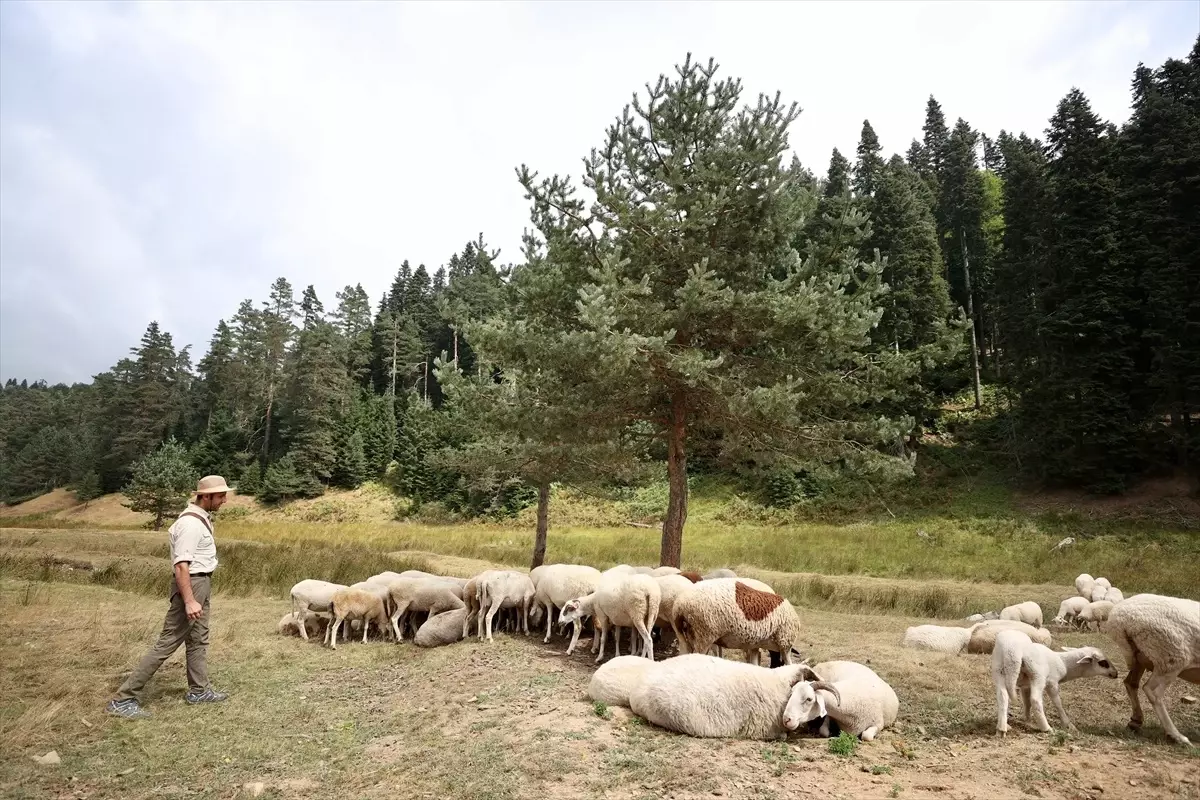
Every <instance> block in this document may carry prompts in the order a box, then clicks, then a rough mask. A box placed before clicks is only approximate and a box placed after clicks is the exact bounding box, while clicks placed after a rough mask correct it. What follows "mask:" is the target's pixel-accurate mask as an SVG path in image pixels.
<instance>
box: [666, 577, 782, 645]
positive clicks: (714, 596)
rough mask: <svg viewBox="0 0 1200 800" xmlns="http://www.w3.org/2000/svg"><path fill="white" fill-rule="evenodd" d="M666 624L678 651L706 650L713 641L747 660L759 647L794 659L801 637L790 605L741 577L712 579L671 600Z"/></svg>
mask: <svg viewBox="0 0 1200 800" xmlns="http://www.w3.org/2000/svg"><path fill="white" fill-rule="evenodd" d="M671 627H672V628H673V629H674V631H675V636H676V637H677V638H678V639H679V648H680V651H681V652H684V651H685V648H686V652H690V653H707V652H708V649H709V648H710V647H712V646H713V645H714V644H719V645H720V646H721V647H729V648H734V649H738V650H742V651H743V652H744V654H745V656H746V661H750V662H755V663H757V661H758V651H759V650H760V649H766V650H771V651H773V652H776V653H779V654H780V655H781V656H782V658H783V660H784V661H785V662H786V663H788V664H791V663H793V660H794V659H793V653H792V650H793V648H794V646H795V645H796V644H797V643H798V642H799V641H800V634H801V626H800V617H799V616H798V615H797V614H796V610H795V609H794V608H793V607H792V604H791V603H790V602H788V601H787V600H786V599H784V598H783V597H781V596H779V595H777V594H774V593H772V592H764V591H760V590H758V589H754V588H752V587H751V586H748V585H747V582H746V581H743V580H742V579H740V578H714V579H712V580H704V581H701V582H700V583H697V584H694V585H693V586H692V588H691V589H689V590H687V591H686V592H684V593H682V594H681V595H679V596H678V597H677V598H676V599H675V607H674V609H672V612H671Z"/></svg>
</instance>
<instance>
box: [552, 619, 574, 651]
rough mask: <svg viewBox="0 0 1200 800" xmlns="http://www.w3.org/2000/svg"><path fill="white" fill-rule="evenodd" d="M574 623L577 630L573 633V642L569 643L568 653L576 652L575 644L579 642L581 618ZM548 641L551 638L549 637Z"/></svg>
mask: <svg viewBox="0 0 1200 800" xmlns="http://www.w3.org/2000/svg"><path fill="white" fill-rule="evenodd" d="M574 625H575V632H574V633H573V634H571V643H570V644H569V645H567V655H571V653H574V652H575V645H577V644H579V630H580V627H579V620H575V623H574ZM546 641H547V642H548V641H550V640H549V639H547V640H546Z"/></svg>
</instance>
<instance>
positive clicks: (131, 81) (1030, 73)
mask: <svg viewBox="0 0 1200 800" xmlns="http://www.w3.org/2000/svg"><path fill="white" fill-rule="evenodd" d="M1198 18H1200V11H1198V5H1197V2H1196V0H1186V1H1185V2H1149V1H1148V0H1135V1H1134V2H1127V3H1122V2H1101V3H1087V2H1067V3H1061V4H1057V3H1051V2H1042V1H1040V0H1039V2H1004V3H997V4H994V5H993V4H987V3H983V2H960V3H949V2H933V3H897V2H886V3H879V4H874V3H867V2H845V3H838V4H836V5H835V4H829V5H825V4H821V3H816V2H806V3H794V4H787V3H783V2H769V3H761V4H755V3H750V2H739V3H728V4H721V3H713V4H705V3H684V2H667V3H662V4H654V3H649V2H603V3H595V4H592V3H568V2H527V3H499V2H487V3H480V4H472V3H464V2H439V3H437V4H432V3H431V4H418V3H400V2H390V3H352V2H344V3H336V4H335V3H330V4H321V3H318V2H303V3H294V4H289V3H285V2H260V3H207V4H202V5H201V4H194V5H193V4H186V3H178V2H176V3H163V2H148V3H145V4H136V3H128V2H126V3H118V4H106V3H101V2H95V1H94V0H89V1H88V2H84V3H79V4H71V3H68V2H39V3H25V2H9V1H6V2H2V3H0V380H2V379H6V378H9V377H17V378H18V379H20V378H29V379H30V380H34V379H37V378H45V379H46V380H48V381H50V382H52V383H53V382H57V381H67V382H71V381H87V380H90V378H91V376H92V375H94V374H95V373H97V372H100V371H103V370H105V369H107V368H108V367H110V366H112V365H113V364H114V363H115V362H116V361H117V359H119V358H121V357H123V356H124V355H126V353H127V352H128V350H129V348H130V347H131V346H132V345H134V344H136V342H137V340H138V338H139V337H140V335H141V333H142V331H143V330H144V329H145V327H146V325H147V323H149V322H150V321H151V320H158V322H159V323H160V325H162V326H163V327H164V328H165V329H166V330H167V331H170V332H171V333H172V335H173V336H174V338H175V342H176V344H177V345H181V344H188V343H190V344H191V345H192V353H193V361H198V360H199V358H200V357H201V356H202V355H203V353H204V352H205V350H206V349H207V345H208V340H209V337H210V336H211V333H212V330H213V328H214V327H215V325H216V322H217V320H218V319H220V318H228V317H229V316H230V315H232V313H233V312H234V310H235V309H236V308H237V305H238V303H239V302H240V301H241V300H242V299H243V298H247V297H249V298H253V299H254V300H255V302H256V303H257V302H258V301H260V300H263V299H265V297H266V294H267V290H268V287H269V286H270V283H271V281H272V280H274V279H275V278H276V277H278V276H281V275H282V276H284V277H287V278H288V279H289V280H290V281H291V282H292V284H293V286H295V288H296V293H297V296H299V293H300V291H301V290H302V289H303V287H304V286H305V285H307V284H309V283H312V284H314V285H315V286H316V288H317V292H318V295H319V296H320V297H321V299H322V300H323V301H324V303H325V305H326V307H327V308H332V306H333V305H334V304H335V299H334V292H335V291H336V290H338V289H340V288H341V287H342V286H343V285H344V284H345V283H347V282H350V283H354V282H361V283H362V284H363V286H364V288H365V289H366V290H367V292H368V293H369V294H370V296H371V302H372V305H374V304H375V303H377V302H378V300H379V297H380V295H381V293H382V292H383V291H384V289H385V288H386V286H387V285H388V283H389V282H390V281H391V278H392V276H393V275H394V274H395V271H396V269H397V268H398V266H399V264H400V262H401V260H403V259H405V258H407V259H409V260H410V262H411V263H412V264H413V265H414V266H415V265H416V264H417V263H425V264H426V265H428V267H429V269H430V272H432V271H433V270H434V269H436V267H437V266H438V265H439V264H442V263H444V262H445V261H446V260H447V259H448V257H449V256H450V254H451V253H453V252H455V251H458V250H461V248H462V246H463V245H464V244H465V243H466V242H467V241H468V240H470V239H473V238H475V237H476V236H477V235H478V234H479V233H480V232H481V231H482V232H483V235H484V238H485V240H486V241H487V242H488V243H489V244H490V245H491V246H492V247H493V248H496V247H498V248H501V250H502V252H501V257H500V260H501V262H508V261H517V260H519V259H520V251H519V244H520V236H521V231H522V229H523V227H525V226H526V225H528V219H529V217H528V205H527V203H526V201H525V200H523V199H522V191H521V188H520V186H519V184H518V183H517V181H516V178H515V175H514V172H513V170H514V168H515V167H516V166H518V165H519V164H521V163H523V162H524V163H528V164H529V165H530V166H531V167H532V168H534V169H536V170H538V171H539V172H541V173H542V174H549V173H552V172H559V173H569V174H570V175H572V176H573V177H575V178H578V176H579V173H580V159H581V158H582V157H583V156H585V155H586V154H587V152H588V150H589V149H590V148H591V147H593V146H598V145H600V144H601V142H602V137H603V134H604V130H605V128H606V126H607V125H609V124H610V123H611V122H612V120H613V119H614V117H616V116H618V115H619V114H620V112H621V109H622V107H623V106H624V105H625V104H626V103H627V102H628V101H629V100H630V97H631V95H632V93H633V92H635V91H640V90H643V86H644V84H645V83H646V82H648V81H649V82H653V81H654V80H655V79H656V78H657V76H658V75H659V74H660V73H662V72H668V73H670V72H671V71H672V69H673V66H674V65H675V64H677V63H680V62H682V60H683V59H684V57H685V55H686V53H687V52H688V51H689V50H690V51H691V52H692V53H694V55H695V57H697V58H700V59H704V60H707V59H708V58H709V57H713V58H715V59H716V60H717V62H718V63H719V64H721V67H722V74H724V75H732V76H737V77H740V78H742V79H743V83H744V87H745V95H744V98H745V100H746V101H748V102H753V100H754V99H755V97H756V96H757V94H758V92H760V91H761V92H768V93H774V92H775V91H776V90H778V91H781V92H782V93H783V96H784V99H785V100H788V101H791V100H794V101H796V102H798V103H799V105H800V106H801V108H802V109H803V112H802V113H801V115H800V118H799V120H798V121H797V122H796V123H795V125H794V126H793V128H792V134H791V142H792V145H793V147H794V149H795V151H796V152H797V154H798V155H799V156H800V159H801V161H803V162H804V163H805V164H806V165H807V166H809V167H811V168H812V169H814V171H816V172H818V173H819V174H823V173H824V171H825V167H826V165H827V164H828V159H829V153H830V150H831V149H832V148H833V147H835V146H837V147H840V148H841V149H842V150H843V152H852V151H853V148H854V146H855V143H856V142H857V139H858V134H859V130H860V128H861V126H862V121H863V119H864V118H869V119H870V120H871V123H872V125H874V127H875V130H876V131H877V132H878V134H879V136H880V139H881V140H882V142H883V145H884V148H885V151H886V152H885V155H890V153H892V152H895V151H899V152H903V151H904V150H905V149H907V147H908V145H909V143H910V141H911V140H912V139H913V138H914V137H919V136H920V133H921V131H920V127H921V123H922V121H923V118H924V111H925V101H926V98H928V96H929V95H930V94H933V95H934V96H935V97H937V99H938V100H939V101H940V102H941V104H942V106H943V108H944V110H945V112H946V116H947V118H948V120H949V122H950V123H951V124H953V122H954V120H955V119H956V118H957V117H960V116H961V117H963V118H965V119H966V120H967V121H968V122H970V123H971V124H972V125H973V126H974V127H976V128H977V129H980V130H983V131H985V132H987V133H988V134H990V135H993V136H994V135H995V134H996V133H997V132H998V131H999V130H1000V129H1001V128H1006V129H1008V130H1011V131H1019V130H1025V131H1027V132H1030V133H1031V134H1036V135H1040V134H1041V133H1042V131H1043V130H1044V128H1045V125H1046V120H1047V119H1048V118H1049V117H1050V115H1051V114H1052V113H1053V111H1054V107H1055V104H1056V103H1057V101H1058V100H1059V99H1060V98H1061V97H1062V96H1063V95H1064V94H1065V93H1066V92H1067V91H1068V90H1069V89H1070V88H1071V87H1072V86H1078V87H1079V88H1080V89H1082V90H1083V91H1084V92H1085V93H1086V94H1087V96H1088V97H1089V98H1090V99H1091V101H1092V103H1093V107H1094V108H1095V110H1096V111H1097V112H1098V113H1099V114H1100V115H1101V116H1102V117H1104V118H1106V119H1109V120H1112V121H1114V122H1117V123H1120V122H1122V121H1124V120H1125V119H1126V118H1127V116H1128V113H1129V108H1128V107H1129V89H1128V87H1129V82H1130V78H1131V76H1132V73H1133V69H1134V67H1135V66H1136V65H1137V63H1138V62H1139V61H1141V62H1144V63H1146V64H1147V65H1149V66H1152V67H1157V66H1158V65H1160V64H1161V63H1162V62H1163V61H1164V60H1165V59H1166V58H1168V57H1179V58H1183V57H1186V55H1187V53H1188V51H1189V50H1190V48H1191V45H1192V43H1193V41H1194V40H1195V37H1196V34H1197V29H1198V26H1200V21H1198ZM338 273H341V275H339V274H338Z"/></svg>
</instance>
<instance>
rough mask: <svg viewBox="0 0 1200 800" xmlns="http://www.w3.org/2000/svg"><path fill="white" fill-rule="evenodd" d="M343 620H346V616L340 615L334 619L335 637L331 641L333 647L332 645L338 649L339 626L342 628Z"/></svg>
mask: <svg viewBox="0 0 1200 800" xmlns="http://www.w3.org/2000/svg"><path fill="white" fill-rule="evenodd" d="M343 620H345V617H338V618H337V619H336V620H334V623H333V638H332V640H331V641H332V645H331V647H332V648H333V649H334V650H337V634H338V628H340V627H341V625H342V621H343ZM346 627H350V626H349V625H347V626H346Z"/></svg>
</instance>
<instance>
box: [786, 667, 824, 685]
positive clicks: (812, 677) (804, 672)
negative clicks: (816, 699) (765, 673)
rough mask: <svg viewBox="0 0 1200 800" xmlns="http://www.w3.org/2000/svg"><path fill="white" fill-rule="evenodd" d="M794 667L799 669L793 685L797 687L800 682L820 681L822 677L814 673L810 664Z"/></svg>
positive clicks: (793, 679)
mask: <svg viewBox="0 0 1200 800" xmlns="http://www.w3.org/2000/svg"><path fill="white" fill-rule="evenodd" d="M792 666H793V667H799V669H797V670H796V673H795V674H794V675H793V676H792V680H791V685H792V686H795V685H796V684H797V683H799V682H800V681H819V680H821V676H820V675H818V674H817V673H815V672H813V668H812V667H811V666H809V665H808V664H793V665H792ZM776 669H786V665H785V666H784V667H776Z"/></svg>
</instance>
